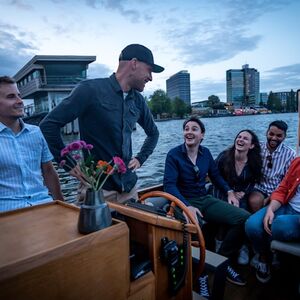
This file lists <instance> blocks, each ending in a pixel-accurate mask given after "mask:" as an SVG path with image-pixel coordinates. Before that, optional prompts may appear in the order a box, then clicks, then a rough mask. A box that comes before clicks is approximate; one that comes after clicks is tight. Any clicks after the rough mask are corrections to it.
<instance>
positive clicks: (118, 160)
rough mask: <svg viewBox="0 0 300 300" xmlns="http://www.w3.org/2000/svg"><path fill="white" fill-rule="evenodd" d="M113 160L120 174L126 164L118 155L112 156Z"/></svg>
mask: <svg viewBox="0 0 300 300" xmlns="http://www.w3.org/2000/svg"><path fill="white" fill-rule="evenodd" d="M113 161H114V164H115V165H116V166H117V167H118V172H119V173H121V174H123V173H126V165H125V163H124V161H123V160H122V158H120V157H118V156H114V157H113Z"/></svg>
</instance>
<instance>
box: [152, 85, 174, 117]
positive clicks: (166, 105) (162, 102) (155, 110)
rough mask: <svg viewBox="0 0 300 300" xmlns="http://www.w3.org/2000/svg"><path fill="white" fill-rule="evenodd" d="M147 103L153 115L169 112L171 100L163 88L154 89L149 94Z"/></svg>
mask: <svg viewBox="0 0 300 300" xmlns="http://www.w3.org/2000/svg"><path fill="white" fill-rule="evenodd" d="M148 105H149V108H150V109H151V111H152V114H153V115H157V114H162V113H167V114H170V113H171V111H172V105H171V100H170V98H169V97H168V96H167V94H166V92H165V91H163V90H156V91H154V93H153V94H152V95H151V96H150V101H149V102H148Z"/></svg>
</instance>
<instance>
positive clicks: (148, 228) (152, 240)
mask: <svg viewBox="0 0 300 300" xmlns="http://www.w3.org/2000/svg"><path fill="white" fill-rule="evenodd" d="M167 220H168V219H167ZM147 221H148V219H147V220H146V221H142V220H137V219H134V218H131V217H126V223H127V225H128V227H129V229H130V237H131V239H132V240H134V241H136V242H138V243H141V244H143V245H144V246H146V247H147V248H148V252H149V255H150V260H151V262H152V271H153V273H154V275H155V291H156V298H155V299H176V300H179V299H182V300H185V299H192V272H191V266H192V257H191V253H190V247H189V252H188V269H187V277H186V279H185V285H184V287H183V288H181V290H180V291H179V292H178V294H177V295H176V297H172V296H171V295H170V293H169V291H168V270H167V266H166V265H165V264H164V263H162V261H161V259H160V247H161V238H162V237H168V238H169V239H170V240H171V239H173V240H175V241H176V242H177V243H178V244H182V242H183V232H182V231H179V230H178V229H179V228H182V224H181V223H180V222H178V221H173V220H169V222H171V223H172V224H173V223H174V222H176V223H177V224H176V225H177V226H176V229H177V230H174V229H172V226H171V225H170V224H169V225H168V226H166V227H169V228H166V227H160V226H158V225H153V224H148V223H147ZM178 223H179V224H178ZM164 225H167V224H164ZM179 225H180V227H179ZM189 243H190V236H189V238H188V244H189ZM142 299H143V298H142Z"/></svg>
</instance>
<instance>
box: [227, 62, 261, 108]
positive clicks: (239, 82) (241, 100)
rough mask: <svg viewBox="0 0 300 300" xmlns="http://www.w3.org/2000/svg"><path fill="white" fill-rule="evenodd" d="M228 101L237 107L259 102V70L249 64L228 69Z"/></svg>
mask: <svg viewBox="0 0 300 300" xmlns="http://www.w3.org/2000/svg"><path fill="white" fill-rule="evenodd" d="M226 90H227V102H228V103H233V105H234V106H235V107H242V106H251V105H255V104H259V102H260V94H259V72H258V71H257V70H256V69H254V68H249V65H243V66H242V69H230V70H227V71H226Z"/></svg>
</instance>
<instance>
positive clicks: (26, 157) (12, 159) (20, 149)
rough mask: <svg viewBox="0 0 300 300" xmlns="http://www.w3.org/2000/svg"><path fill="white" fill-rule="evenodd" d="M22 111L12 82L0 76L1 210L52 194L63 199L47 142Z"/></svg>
mask: <svg viewBox="0 0 300 300" xmlns="http://www.w3.org/2000/svg"><path fill="white" fill-rule="evenodd" d="M23 114H24V105H23V101H22V99H21V98H20V93H19V90H18V88H17V85H16V83H15V81H14V80H13V79H12V78H10V77H7V76H3V77H0V145H1V147H0V211H7V210H12V209H17V208H22V207H27V206H31V205H35V204H40V203H44V202H48V201H51V200H52V197H53V198H54V199H60V200H63V195H62V193H61V189H60V184H59V179H58V176H57V174H56V171H55V169H54V168H53V165H52V161H51V160H52V158H53V157H52V155H51V153H50V151H49V149H48V146H47V143H46V141H45V139H44V137H43V135H42V133H41V131H40V129H39V127H37V126H33V125H29V124H25V123H24V122H23V121H22V119H21V117H22V116H23ZM44 183H45V185H46V186H45V185H44ZM48 190H49V191H50V193H51V194H52V197H51V196H50V195H49V191H48Z"/></svg>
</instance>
